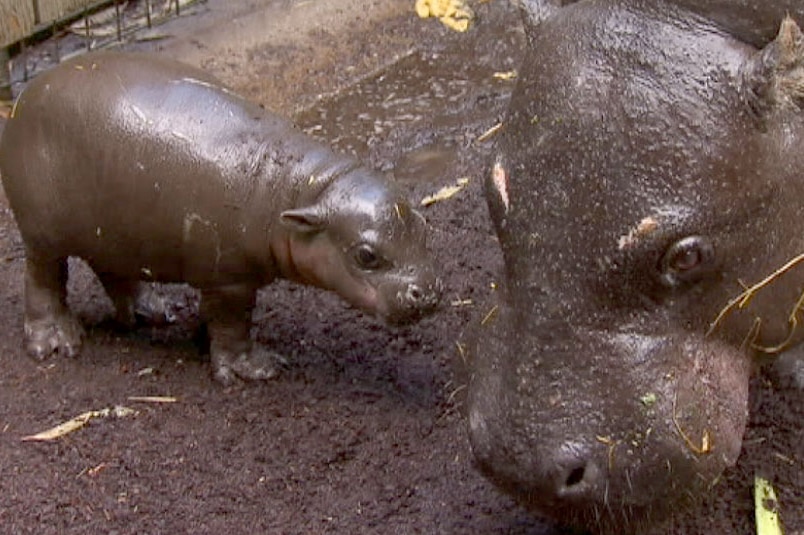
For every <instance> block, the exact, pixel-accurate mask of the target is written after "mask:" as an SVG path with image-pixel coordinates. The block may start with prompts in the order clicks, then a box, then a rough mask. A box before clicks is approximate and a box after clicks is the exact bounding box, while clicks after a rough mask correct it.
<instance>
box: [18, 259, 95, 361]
mask: <svg viewBox="0 0 804 535" xmlns="http://www.w3.org/2000/svg"><path fill="white" fill-rule="evenodd" d="M66 283H67V259H66V258H56V259H53V258H50V257H48V256H46V255H40V254H37V253H36V252H34V251H32V250H30V249H28V250H27V252H26V260H25V349H26V351H27V352H28V354H30V355H31V356H32V357H35V358H37V359H40V360H41V359H44V358H46V357H48V356H50V355H52V354H54V353H59V354H62V355H65V356H68V357H73V356H75V355H76V354H78V351H79V350H80V348H81V339H82V338H83V335H84V330H83V328H82V327H81V325H80V324H79V323H78V320H76V319H75V317H74V316H73V315H72V314H71V313H70V311H69V310H68V308H67V304H66V297H67V286H66Z"/></svg>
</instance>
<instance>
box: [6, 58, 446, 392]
mask: <svg viewBox="0 0 804 535" xmlns="http://www.w3.org/2000/svg"><path fill="white" fill-rule="evenodd" d="M0 171H1V172H2V178H3V186H4V188H5V190H6V193H7V195H8V198H9V202H10V204H11V207H12V209H13V211H14V215H15V217H16V220H17V223H18V225H19V228H20V232H21V234H22V237H23V239H24V241H25V247H26V254H27V259H26V274H25V338H26V347H27V351H28V352H29V353H30V354H31V355H33V356H35V357H37V358H44V357H47V356H49V355H51V354H54V353H59V354H65V355H74V354H76V353H77V352H78V350H79V348H80V344H81V337H82V328H81V326H80V325H79V323H78V322H77V321H76V320H75V318H74V317H73V316H72V315H71V314H70V312H69V310H68V309H67V307H66V306H65V291H66V290H65V282H66V276H67V275H66V274H67V272H66V260H67V257H68V256H78V257H81V258H83V259H84V260H86V261H87V263H88V264H89V265H90V266H91V267H92V268H93V269H94V270H95V272H96V273H97V274H98V276H99V278H100V280H101V282H102V283H103V285H104V287H105V288H106V290H107V292H108V293H109V295H110V297H111V298H112V300H113V302H114V303H115V305H116V308H117V313H118V317H119V319H120V320H121V321H122V322H124V323H131V322H132V321H133V316H134V311H135V297H136V293H137V288H138V283H139V281H141V280H146V281H160V282H187V283H189V284H190V285H192V286H194V287H196V288H198V289H200V291H201V295H202V301H201V312H202V315H203V316H204V317H205V319H206V320H207V321H208V327H209V333H210V338H211V339H210V352H211V357H212V363H213V368H214V373H215V376H216V377H217V378H218V379H219V380H221V381H223V382H231V381H235V380H236V379H237V378H238V377H240V378H245V379H265V378H269V377H271V376H273V375H274V369H273V365H272V358H271V354H270V353H269V352H268V351H266V350H265V349H263V348H259V347H252V343H251V340H250V339H249V336H248V331H249V322H250V317H251V310H252V308H253V306H254V300H255V294H256V292H257V290H258V289H259V288H260V287H261V286H263V285H265V284H268V283H270V282H271V281H272V280H274V279H276V278H277V277H283V278H288V279H291V280H294V281H298V282H300V283H304V284H311V285H315V286H318V287H321V288H325V289H329V290H333V291H335V292H337V293H338V294H340V295H341V296H342V297H344V298H345V299H346V300H347V301H348V302H350V303H351V304H353V305H354V306H357V307H359V308H361V309H363V310H365V311H368V312H371V313H376V314H377V315H379V316H381V317H383V318H385V319H386V320H388V321H389V322H391V323H404V322H407V321H412V320H415V319H417V318H418V317H420V316H421V315H423V314H426V313H428V312H431V311H432V310H433V309H434V307H435V306H436V304H437V302H438V299H439V293H440V283H439V281H438V279H437V277H436V274H435V270H434V266H433V264H432V261H431V258H430V256H429V255H428V253H427V251H426V248H425V233H426V228H425V227H426V224H425V222H424V218H423V217H422V216H421V215H420V214H419V213H418V212H416V211H415V210H413V209H412V208H411V207H410V205H409V204H408V203H407V202H406V201H405V199H404V198H403V196H402V195H401V194H400V192H399V191H397V189H395V187H394V186H393V185H392V184H390V183H388V182H387V181H386V180H384V179H383V178H382V177H380V176H378V175H377V174H376V173H374V172H372V171H369V170H367V169H365V168H363V167H360V166H359V164H358V163H357V162H355V161H354V160H352V159H351V158H347V157H343V156H339V155H337V154H334V153H332V152H331V151H330V150H329V149H328V148H327V147H325V146H323V145H321V144H319V143H316V142H314V141H312V140H311V139H309V138H308V137H306V136H304V135H303V134H301V133H300V132H298V131H297V130H296V129H295V128H294V127H293V126H292V125H290V124H289V123H287V122H285V121H283V120H282V119H279V118H278V117H276V116H274V115H272V114H270V113H268V112H266V111H264V110H262V109H261V108H259V107H257V106H255V105H252V104H250V103H248V102H245V101H244V100H242V99H240V98H239V97H237V96H236V95H233V94H232V93H231V92H229V91H228V90H227V89H226V88H224V87H223V86H221V85H220V84H219V83H218V82H217V81H215V80H214V79H212V78H211V77H209V76H208V75H206V74H205V73H204V72H202V71H198V70H196V69H193V68H190V67H188V66H185V65H182V64H178V63H174V62H171V61H168V60H164V59H157V58H152V57H148V56H144V55H135V54H119V53H98V54H91V55H86V56H83V57H81V58H78V59H76V60H74V61H71V62H68V63H65V64H62V65H61V66H59V67H57V68H55V69H53V70H52V71H50V72H48V73H46V74H44V75H42V76H40V77H38V78H37V79H36V80H35V81H33V82H32V83H31V84H30V85H29V86H28V87H27V88H26V90H25V91H24V92H23V93H22V95H21V96H20V98H19V99H18V102H17V103H16V106H15V108H14V110H13V115H12V119H11V120H10V121H9V122H8V124H7V126H6V128H5V132H4V135H3V138H2V142H1V143H0Z"/></svg>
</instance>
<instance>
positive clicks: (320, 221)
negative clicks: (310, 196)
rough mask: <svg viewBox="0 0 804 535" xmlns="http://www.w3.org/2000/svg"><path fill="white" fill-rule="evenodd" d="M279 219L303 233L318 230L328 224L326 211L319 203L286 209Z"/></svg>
mask: <svg viewBox="0 0 804 535" xmlns="http://www.w3.org/2000/svg"><path fill="white" fill-rule="evenodd" d="M279 220H280V221H281V222H282V224H283V225H285V226H287V227H289V228H290V229H292V230H293V231H295V232H301V233H310V232H318V231H320V230H323V229H324V227H326V226H327V218H326V215H325V211H324V209H323V208H322V207H321V206H320V205H318V204H314V205H312V206H305V207H304V208H294V209H293V210H285V211H284V212H282V214H280V216H279Z"/></svg>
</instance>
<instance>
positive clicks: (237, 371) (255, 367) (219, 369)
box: [210, 343, 282, 385]
mask: <svg viewBox="0 0 804 535" xmlns="http://www.w3.org/2000/svg"><path fill="white" fill-rule="evenodd" d="M214 346H215V344H214V343H213V345H212V347H211V348H210V353H211V356H212V373H213V376H214V377H215V379H216V380H217V381H218V382H220V383H222V384H224V385H232V384H236V383H239V382H240V380H246V381H267V380H268V379H272V378H274V377H276V375H277V373H278V371H277V366H276V363H277V362H280V361H281V360H282V359H281V357H280V356H279V355H277V354H276V353H274V352H272V351H268V350H267V349H265V348H264V347H261V346H258V345H256V344H254V345H253V346H252V347H251V348H250V349H244V350H242V351H231V350H226V349H223V348H215V347H214Z"/></svg>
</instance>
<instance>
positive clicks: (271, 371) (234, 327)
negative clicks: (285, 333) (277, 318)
mask: <svg viewBox="0 0 804 535" xmlns="http://www.w3.org/2000/svg"><path fill="white" fill-rule="evenodd" d="M256 295H257V288H256V287H251V286H246V285H231V286H224V287H217V288H210V289H205V290H202V291H201V317H202V318H203V319H204V320H205V321H207V322H208V323H207V326H208V329H209V339H210V344H209V354H210V358H211V360H212V373H213V375H214V377H215V379H217V380H218V381H220V382H221V383H223V384H232V383H235V382H237V381H238V379H248V380H265V379H270V378H272V377H274V376H275V375H276V368H275V366H274V362H275V360H276V357H275V355H274V354H273V353H271V352H270V351H267V350H265V349H263V348H260V347H259V346H257V345H255V344H252V342H251V338H250V336H249V329H250V327H251V312H252V310H253V309H254V304H255V300H256Z"/></svg>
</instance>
